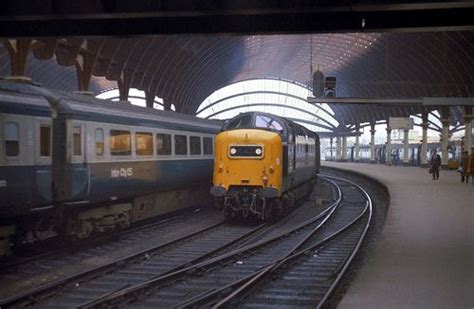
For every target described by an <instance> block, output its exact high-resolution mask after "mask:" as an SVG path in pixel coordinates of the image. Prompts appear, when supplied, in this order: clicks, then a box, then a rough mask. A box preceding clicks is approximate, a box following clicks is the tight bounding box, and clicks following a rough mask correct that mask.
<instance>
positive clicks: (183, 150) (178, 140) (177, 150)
mask: <svg viewBox="0 0 474 309" xmlns="http://www.w3.org/2000/svg"><path fill="white" fill-rule="evenodd" d="M174 154H176V155H186V154H188V141H187V136H186V135H175V136H174Z"/></svg>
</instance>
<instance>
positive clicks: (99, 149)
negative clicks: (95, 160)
mask: <svg viewBox="0 0 474 309" xmlns="http://www.w3.org/2000/svg"><path fill="white" fill-rule="evenodd" d="M95 154H96V155H98V156H102V155H103V154H104V130H102V129H95Z"/></svg>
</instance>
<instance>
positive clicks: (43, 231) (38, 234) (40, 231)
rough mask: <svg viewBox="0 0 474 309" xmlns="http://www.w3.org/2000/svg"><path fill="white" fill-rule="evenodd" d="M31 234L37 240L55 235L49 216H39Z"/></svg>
mask: <svg viewBox="0 0 474 309" xmlns="http://www.w3.org/2000/svg"><path fill="white" fill-rule="evenodd" d="M33 235H34V236H35V238H36V239H37V240H45V239H47V238H49V237H51V236H54V235H56V233H55V224H54V220H53V219H50V218H41V219H39V220H38V222H37V223H36V225H35V229H34V230H33Z"/></svg>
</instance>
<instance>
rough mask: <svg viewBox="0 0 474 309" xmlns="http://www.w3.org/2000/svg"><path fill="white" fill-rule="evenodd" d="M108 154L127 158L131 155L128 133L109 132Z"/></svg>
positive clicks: (130, 141)
mask: <svg viewBox="0 0 474 309" xmlns="http://www.w3.org/2000/svg"><path fill="white" fill-rule="evenodd" d="M110 154H111V155H113V156H129V155H131V154H132V138H131V136H130V131H123V130H110Z"/></svg>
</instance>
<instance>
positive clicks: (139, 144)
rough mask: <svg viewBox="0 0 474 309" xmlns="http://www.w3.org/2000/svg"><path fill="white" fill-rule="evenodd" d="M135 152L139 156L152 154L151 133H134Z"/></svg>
mask: <svg viewBox="0 0 474 309" xmlns="http://www.w3.org/2000/svg"><path fill="white" fill-rule="evenodd" d="M135 145H136V154H137V155H139V156H151V155H153V134H152V133H145V132H137V133H135Z"/></svg>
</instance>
